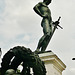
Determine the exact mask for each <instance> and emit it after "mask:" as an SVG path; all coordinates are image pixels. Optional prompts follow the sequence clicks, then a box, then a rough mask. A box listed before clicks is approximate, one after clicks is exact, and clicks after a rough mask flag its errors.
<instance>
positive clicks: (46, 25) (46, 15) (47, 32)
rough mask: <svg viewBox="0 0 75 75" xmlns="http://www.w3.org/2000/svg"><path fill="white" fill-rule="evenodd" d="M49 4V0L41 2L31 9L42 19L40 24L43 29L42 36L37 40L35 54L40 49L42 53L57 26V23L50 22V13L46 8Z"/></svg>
mask: <svg viewBox="0 0 75 75" xmlns="http://www.w3.org/2000/svg"><path fill="white" fill-rule="evenodd" d="M50 3H51V0H43V2H39V3H38V4H37V5H36V6H35V7H34V8H33V9H34V11H35V12H36V13H37V14H38V15H40V16H41V17H42V18H43V19H42V22H41V26H42V28H43V33H44V35H43V36H42V37H41V39H40V40H39V43H38V46H37V49H36V51H35V52H39V50H40V48H41V51H42V52H44V51H45V50H46V48H47V46H48V44H49V41H50V39H51V37H52V35H53V33H54V31H55V29H56V28H57V25H58V24H59V21H56V22H52V17H51V11H50V9H49V8H48V5H49V4H50ZM53 24H55V25H56V26H54V28H53V29H52V25H53Z"/></svg>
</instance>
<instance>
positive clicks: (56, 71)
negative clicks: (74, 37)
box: [39, 51, 66, 75]
mask: <svg viewBox="0 0 75 75" xmlns="http://www.w3.org/2000/svg"><path fill="white" fill-rule="evenodd" d="M39 57H40V58H41V60H42V61H44V63H45V67H46V71H47V74H46V75H62V71H63V70H65V68H66V65H65V64H64V63H63V62H62V61H61V60H60V59H59V58H58V56H57V55H56V54H54V53H53V52H52V51H48V52H46V53H41V54H39Z"/></svg>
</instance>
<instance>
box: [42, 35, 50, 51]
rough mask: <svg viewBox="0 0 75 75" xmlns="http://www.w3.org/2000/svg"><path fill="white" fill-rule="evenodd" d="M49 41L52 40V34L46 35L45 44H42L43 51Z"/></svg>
mask: <svg viewBox="0 0 75 75" xmlns="http://www.w3.org/2000/svg"><path fill="white" fill-rule="evenodd" d="M49 41H50V36H46V38H45V40H44V42H43V44H42V48H41V51H42V52H44V51H45V50H46V48H47V46H48V44H49Z"/></svg>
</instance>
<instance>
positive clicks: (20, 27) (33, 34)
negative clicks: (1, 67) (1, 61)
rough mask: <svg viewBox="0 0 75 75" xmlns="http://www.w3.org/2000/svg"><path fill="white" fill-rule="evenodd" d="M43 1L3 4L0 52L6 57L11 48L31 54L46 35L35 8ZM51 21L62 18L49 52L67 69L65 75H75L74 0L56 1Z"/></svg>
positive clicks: (2, 0) (7, 0) (5, 1)
mask: <svg viewBox="0 0 75 75" xmlns="http://www.w3.org/2000/svg"><path fill="white" fill-rule="evenodd" d="M38 2H42V0H0V48H1V50H2V55H4V54H5V53H6V52H7V51H8V50H9V49H10V48H13V47H15V46H18V45H19V46H25V47H26V48H30V49H31V50H32V51H34V50H36V47H37V44H38V41H39V39H40V38H41V36H42V35H43V31H42V27H41V25H40V24H41V20H42V18H41V17H40V16H39V15H37V14H36V13H35V12H34V10H33V7H34V6H35V5H36V4H37V3H38ZM48 7H49V8H50V10H51V16H52V20H53V21H56V20H57V19H58V18H59V16H61V20H60V25H61V26H62V27H63V29H60V28H59V29H57V30H56V31H55V33H54V35H53V37H52V39H51V41H50V43H49V45H48V47H47V49H46V50H51V51H52V52H54V53H55V54H56V55H57V56H58V57H59V58H60V59H61V60H62V61H63V62H64V64H65V65H66V69H65V70H64V71H63V74H62V75H75V61H74V60H72V58H74V57H75V46H74V45H75V30H74V29H75V28H74V27H75V25H74V24H75V8H74V7H75V0H53V1H52V3H51V4H50V5H49V6H48Z"/></svg>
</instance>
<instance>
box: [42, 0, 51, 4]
mask: <svg viewBox="0 0 75 75" xmlns="http://www.w3.org/2000/svg"><path fill="white" fill-rule="evenodd" d="M51 1H52V0H43V2H44V3H45V4H46V5H49V4H50V3H51Z"/></svg>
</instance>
